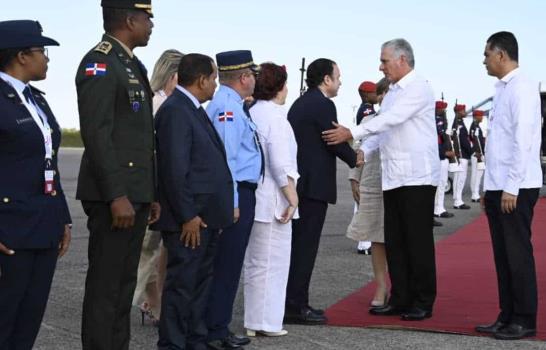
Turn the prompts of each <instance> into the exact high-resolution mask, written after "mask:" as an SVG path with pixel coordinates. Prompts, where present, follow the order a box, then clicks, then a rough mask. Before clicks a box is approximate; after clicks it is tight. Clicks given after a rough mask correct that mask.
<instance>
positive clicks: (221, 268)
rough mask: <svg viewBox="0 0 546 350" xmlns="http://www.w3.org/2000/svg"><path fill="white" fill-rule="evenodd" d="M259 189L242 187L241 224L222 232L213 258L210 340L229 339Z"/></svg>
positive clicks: (238, 222)
mask: <svg viewBox="0 0 546 350" xmlns="http://www.w3.org/2000/svg"><path fill="white" fill-rule="evenodd" d="M255 190H256V185H255V184H254V185H252V184H248V183H246V182H245V183H239V184H238V192H239V212H240V216H239V221H237V223H235V224H233V225H231V226H229V227H228V228H226V229H225V230H223V231H222V234H221V235H220V238H219V239H218V248H217V252H216V257H215V258H214V277H213V279H212V286H211V291H210V297H209V301H208V305H207V325H208V330H209V334H208V336H207V337H208V340H211V341H212V340H218V339H224V338H225V337H227V336H228V335H229V328H228V327H229V324H230V323H231V319H232V316H233V303H234V302H235V297H236V296H237V288H239V280H240V279H241V270H242V269H243V263H244V261H245V252H246V247H247V245H248V240H249V238H250V232H251V231H252V225H253V224H254V213H255V208H256V193H255Z"/></svg>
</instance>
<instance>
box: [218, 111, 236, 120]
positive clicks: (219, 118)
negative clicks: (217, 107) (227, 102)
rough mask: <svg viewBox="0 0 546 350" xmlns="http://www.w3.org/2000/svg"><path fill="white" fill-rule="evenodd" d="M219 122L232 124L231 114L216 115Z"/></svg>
mask: <svg viewBox="0 0 546 350" xmlns="http://www.w3.org/2000/svg"><path fill="white" fill-rule="evenodd" d="M218 121H219V122H232V121H233V112H221V113H220V114H218Z"/></svg>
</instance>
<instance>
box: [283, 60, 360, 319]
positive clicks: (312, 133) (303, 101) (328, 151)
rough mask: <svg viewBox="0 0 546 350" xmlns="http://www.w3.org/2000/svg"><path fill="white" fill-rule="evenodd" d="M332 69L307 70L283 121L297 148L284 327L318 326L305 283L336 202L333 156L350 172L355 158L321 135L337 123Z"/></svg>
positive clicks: (328, 64) (319, 65)
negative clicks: (296, 207) (302, 88)
mask: <svg viewBox="0 0 546 350" xmlns="http://www.w3.org/2000/svg"><path fill="white" fill-rule="evenodd" d="M339 77H340V72H339V68H338V66H337V64H336V63H335V62H333V61H331V60H329V59H325V58H320V59H318V60H316V61H314V62H313V63H311V64H310V65H309V67H308V68H307V79H306V82H307V86H308V90H307V92H306V93H305V94H304V95H303V96H301V97H300V98H298V99H297V100H296V101H295V102H294V104H293V105H292V107H291V108H290V111H289V112H288V121H289V122H290V124H291V125H292V128H293V129H294V134H295V136H296V141H297V143H298V172H299V173H300V175H301V177H300V179H299V180H298V186H297V190H298V197H299V198H300V204H299V213H300V219H299V220H294V221H293V224H292V230H293V233H292V253H291V257H290V273H289V276H288V286H287V293H286V313H285V322H287V323H288V322H290V323H303V324H323V323H325V322H326V317H325V316H324V312H323V311H322V310H317V309H314V308H312V307H311V306H309V283H310V282H311V274H312V272H313V267H314V265H315V258H316V256H317V251H318V247H319V242H320V235H321V232H322V226H323V225H324V219H325V217H326V210H327V209H328V203H331V204H334V203H335V202H336V157H339V158H340V159H341V160H343V161H344V162H345V163H347V164H348V165H349V166H350V167H351V168H354V167H355V165H356V162H357V155H356V153H355V152H354V150H353V149H352V148H351V146H350V145H349V144H348V143H343V144H340V145H336V146H327V145H326V144H325V143H324V142H323V141H322V138H321V133H322V131H324V130H327V129H331V128H332V122H337V114H336V106H335V105H334V103H333V102H332V101H331V100H330V99H331V98H333V97H335V96H336V95H337V92H338V90H339V87H340V85H341V82H340V80H339Z"/></svg>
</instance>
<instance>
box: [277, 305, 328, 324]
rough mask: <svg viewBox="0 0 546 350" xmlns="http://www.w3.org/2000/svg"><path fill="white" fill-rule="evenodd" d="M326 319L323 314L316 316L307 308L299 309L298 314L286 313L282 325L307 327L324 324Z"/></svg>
mask: <svg viewBox="0 0 546 350" xmlns="http://www.w3.org/2000/svg"><path fill="white" fill-rule="evenodd" d="M326 321H328V319H327V318H326V316H324V314H322V315H321V314H317V313H315V312H313V310H311V309H310V308H308V307H304V308H301V309H300V310H299V312H297V313H292V312H288V313H285V315H284V323H286V324H303V325H308V326H314V325H320V324H326Z"/></svg>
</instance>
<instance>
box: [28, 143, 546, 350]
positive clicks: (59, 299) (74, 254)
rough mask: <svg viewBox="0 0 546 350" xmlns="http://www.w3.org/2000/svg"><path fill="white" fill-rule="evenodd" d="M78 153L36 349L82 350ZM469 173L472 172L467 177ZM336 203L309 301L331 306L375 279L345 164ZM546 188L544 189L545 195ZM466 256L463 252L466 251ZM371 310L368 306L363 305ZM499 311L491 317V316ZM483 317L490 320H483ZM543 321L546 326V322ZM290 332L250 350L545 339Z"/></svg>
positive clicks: (136, 335)
mask: <svg viewBox="0 0 546 350" xmlns="http://www.w3.org/2000/svg"><path fill="white" fill-rule="evenodd" d="M80 158H81V150H77V149H61V151H60V171H61V175H62V185H63V187H64V190H65V192H66V195H67V197H68V201H69V206H70V209H71V213H72V220H73V222H74V227H73V229H72V244H71V246H70V250H69V252H68V253H67V255H66V256H65V257H63V258H62V259H60V260H59V263H58V266H57V271H56V274H55V278H54V281H53V286H52V290H51V295H50V298H49V304H48V307H47V311H46V314H45V317H44V320H43V323H42V327H41V330H40V334H39V335H38V339H37V341H36V344H35V349H40V350H61V349H62V350H64V349H67V350H73V349H81V343H80V327H81V310H82V300H83V291H84V281H85V274H86V270H87V242H88V231H87V228H86V216H85V214H84V213H83V211H82V208H81V205H80V203H79V201H76V200H75V198H74V197H75V190H76V182H77V174H78V167H79V163H80ZM469 177H470V176H469ZM338 190H339V193H338V203H337V204H336V205H333V206H330V207H329V209H328V216H327V219H326V224H325V227H324V231H323V234H322V240H321V246H320V250H319V255H318V258H317V264H316V267H315V270H314V274H313V279H312V283H311V304H312V305H313V306H315V307H320V308H326V307H328V306H330V305H332V304H334V303H335V302H337V301H338V300H340V299H342V298H344V297H345V296H347V295H348V294H350V293H352V292H353V291H355V290H356V289H358V288H360V287H362V286H363V285H364V284H366V283H368V282H369V281H371V280H372V278H373V274H372V267H371V257H370V256H364V255H358V254H356V243H355V242H353V241H352V240H350V239H348V238H346V237H345V230H346V228H347V225H348V223H349V221H350V219H351V215H352V210H353V202H352V196H351V193H350V188H349V185H348V181H347V167H346V166H345V165H344V164H343V163H338ZM544 193H545V191H544V188H543V191H542V194H543V195H544ZM465 201H466V203H467V204H469V205H471V206H472V209H470V210H463V211H461V210H453V209H450V208H452V197H451V195H447V196H446V208H447V209H448V210H449V211H452V212H454V213H455V214H456V216H455V217H454V218H450V219H442V220H441V221H442V223H443V224H444V226H443V227H440V228H436V229H435V238H436V239H437V240H439V239H442V238H444V237H446V236H447V235H449V234H451V233H453V232H454V231H456V230H457V229H458V228H460V227H462V226H464V225H466V224H467V223H469V222H471V221H472V220H473V219H474V218H476V217H477V216H478V215H479V214H480V209H479V206H478V205H477V204H476V203H470V198H469V191H468V188H467V190H466V195H465ZM461 258H464V251H461ZM362 312H367V310H362ZM495 316H496V315H491V318H490V320H493V318H494V317H495ZM484 321H485V322H487V321H489V320H487V319H486V320H484ZM131 322H132V325H131V328H132V333H131V346H130V349H131V350H132V349H135V350H136V349H139V350H140V349H155V348H156V347H155V342H156V340H157V329H155V328H154V327H152V326H151V325H150V324H145V325H144V326H142V325H141V324H140V312H139V311H138V310H137V309H136V308H134V310H133V313H132V318H131ZM542 326H544V325H542ZM285 329H286V330H288V332H289V334H288V335H287V336H285V337H280V338H256V339H255V340H253V341H252V343H251V344H250V345H249V346H246V347H245V348H246V349H247V350H256V349H264V350H349V349H480V350H489V349H491V350H494V349H522V350H524V349H525V350H526V349H545V350H546V343H545V342H540V341H532V340H522V341H516V342H503V341H498V340H494V339H491V338H488V337H471V336H462V335H453V334H443V333H430V332H420V331H407V330H386V329H370V328H343V327H327V326H296V325H286V326H285ZM232 330H233V331H235V332H239V333H240V332H243V309H242V293H241V290H239V294H238V296H237V300H236V303H235V312H234V320H233V322H232Z"/></svg>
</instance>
